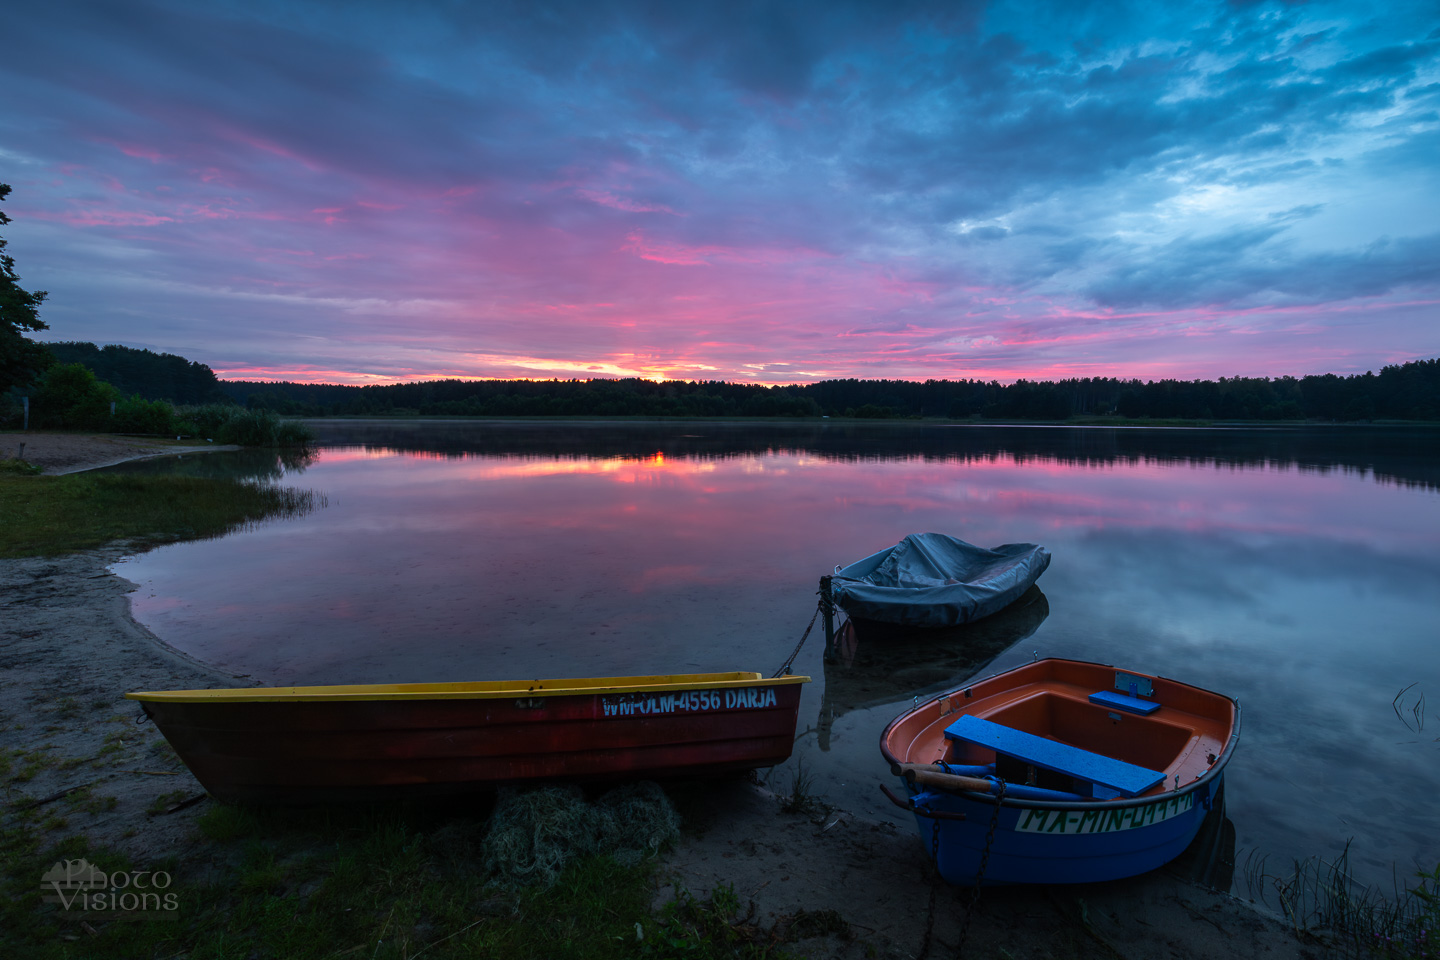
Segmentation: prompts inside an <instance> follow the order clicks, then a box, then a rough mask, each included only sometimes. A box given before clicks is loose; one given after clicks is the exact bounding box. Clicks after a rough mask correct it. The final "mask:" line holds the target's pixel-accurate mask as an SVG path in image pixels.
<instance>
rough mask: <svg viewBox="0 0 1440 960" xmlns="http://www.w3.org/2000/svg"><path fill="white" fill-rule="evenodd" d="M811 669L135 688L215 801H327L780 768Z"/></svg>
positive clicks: (147, 710) (790, 743)
mask: <svg viewBox="0 0 1440 960" xmlns="http://www.w3.org/2000/svg"><path fill="white" fill-rule="evenodd" d="M809 679H810V678H809V677H798V676H784V677H776V678H773V679H764V678H762V677H761V676H760V674H758V673H702V674H688V675H681V676H655V677H600V678H588V679H582V680H519V681H479V682H471V683H402V684H367V685H352V686H325V687H252V688H242V689H233V690H169V691H162V692H143V693H130V694H127V695H126V696H128V697H129V698H130V699H132V700H138V701H140V705H141V708H142V709H143V710H144V711H145V713H146V715H148V716H149V717H150V719H152V720H153V721H154V722H155V725H156V726H157V727H159V728H160V732H161V733H163V734H164V735H165V738H166V739H167V740H169V741H170V744H171V746H173V747H174V748H175V752H176V753H177V754H179V756H180V758H181V759H182V760H183V761H185V765H186V766H188V767H189V768H190V770H191V772H192V773H194V774H195V777H196V779H198V780H199V781H200V783H201V784H202V785H203V786H204V787H205V789H206V790H208V791H209V792H210V793H211V794H212V795H214V796H215V797H216V798H218V799H220V800H226V801H232V802H249V803H254V802H321V801H330V800H362V799H386V798H391V797H397V796H415V795H421V796H431V795H441V794H452V793H459V792H464V791H469V790H475V789H483V788H486V787H492V786H495V785H497V784H503V783H517V782H525V781H534V780H545V779H567V780H593V779H632V778H633V779H648V778H660V777H676V776H687V775H697V774H714V773H724V772H729V771H743V770H750V769H753V768H755V767H765V766H773V765H774V764H777V763H781V762H783V761H784V760H786V759H787V758H788V757H789V756H790V751H791V748H792V746H793V744H794V740H795V724H796V719H797V715H798V712H799V706H800V684H802V683H807V682H808V681H809Z"/></svg>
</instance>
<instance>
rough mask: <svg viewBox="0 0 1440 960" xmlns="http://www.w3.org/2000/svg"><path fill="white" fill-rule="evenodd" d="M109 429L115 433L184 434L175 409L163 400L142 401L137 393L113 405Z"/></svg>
mask: <svg viewBox="0 0 1440 960" xmlns="http://www.w3.org/2000/svg"><path fill="white" fill-rule="evenodd" d="M109 429H110V430H112V431H114V432H115V433H163V434H177V433H184V432H185V429H184V427H183V426H182V425H181V423H180V421H179V418H178V417H176V416H175V408H174V407H172V406H171V405H170V404H169V403H168V402H166V401H164V400H142V399H141V398H140V395H139V394H138V393H137V394H135V395H134V396H132V397H130V398H129V399H128V400H121V401H120V402H119V403H117V404H115V415H114V416H113V417H111V418H110V426H109Z"/></svg>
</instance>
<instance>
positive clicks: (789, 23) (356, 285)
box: [0, 0, 1440, 384]
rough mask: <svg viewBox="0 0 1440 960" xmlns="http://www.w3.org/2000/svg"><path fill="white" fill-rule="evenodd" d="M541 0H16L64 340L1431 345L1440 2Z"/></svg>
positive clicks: (1033, 366)
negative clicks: (700, 0)
mask: <svg viewBox="0 0 1440 960" xmlns="http://www.w3.org/2000/svg"><path fill="white" fill-rule="evenodd" d="M542 8H546V9H542ZM521 9H522V8H520V7H509V6H504V7H502V6H499V5H493V4H486V3H480V4H473V5H441V4H424V3H422V4H404V5H402V4H378V5H368V6H366V7H365V8H364V9H363V12H362V11H360V10H357V9H356V8H354V7H353V6H352V5H348V4H339V3H327V2H314V3H307V4H295V3H288V2H279V0H268V2H267V0H261V2H258V3H244V4H240V3H227V2H210V3H204V4H199V5H196V4H179V3H169V2H164V0H154V2H152V0H137V2H133V3H126V4H124V5H119V4H110V3H104V2H102V3H98V4H92V3H83V2H78V0H59V2H56V3H49V4H29V5H23V6H22V7H21V8H18V9H17V10H16V11H14V13H13V14H12V15H11V16H10V18H9V19H8V20H7V30H8V32H9V40H8V42H7V53H6V56H5V58H4V59H3V62H0V82H3V83H4V86H5V89H6V91H7V95H6V107H7V109H6V111H5V115H4V116H3V117H0V181H3V182H7V183H10V184H11V185H12V186H13V187H14V193H13V194H12V195H11V197H10V199H9V201H8V204H7V212H8V213H9V214H10V215H11V216H12V217H13V218H14V223H13V224H11V225H10V226H8V227H7V228H6V237H7V239H9V240H10V241H11V248H10V251H9V252H11V253H12V254H13V255H14V256H15V257H16V259H17V264H18V268H19V271H20V273H21V274H22V277H23V279H24V281H25V283H26V285H27V287H29V288H34V289H45V290H48V291H50V298H49V300H47V302H46V304H45V307H44V312H43V316H44V319H45V320H46V321H47V322H48V323H49V324H50V327H51V329H50V331H49V332H48V333H47V334H46V336H47V337H48V338H50V339H55V340H89V341H94V342H98V343H124V344H128V345H131V346H141V347H148V348H151V349H154V350H158V351H164V352H171V353H179V354H181V355H184V356H187V357H189V358H191V359H195V360H199V361H201V362H204V363H208V364H209V365H210V366H212V367H213V368H214V369H215V371H216V372H217V374H219V375H220V376H221V377H225V378H233V379H250V380H280V379H285V380H295V381H302V382H330V383H349V384H386V383H395V382H402V381H410V380H417V379H430V378H449V377H454V378H504V379H518V378H525V379H549V378H562V379H570V378H579V379H587V378H593V377H631V376H633V377H645V378H650V379H655V380H664V379H685V380H732V381H746V382H755V383H804V382H811V381H815V380H819V379H828V378H841V377H859V378H904V379H927V378H948V379H958V378H980V379H985V380H991V379H997V380H1001V381H1010V380H1014V379H1016V378H1019V377H1025V378H1030V379H1059V378H1067V377H1086V376H1135V377H1141V378H1147V379H1150V378H1153V379H1160V378H1166V377H1174V378H1181V379H1192V378H1201V377H1203V378H1215V377H1219V376H1233V375H1249V376H1261V375H1268V376H1280V375H1287V374H1289V375H1297V376H1298V375H1305V374H1310V373H1325V372H1335V373H1342V374H1345V373H1356V372H1364V371H1365V370H1367V369H1374V370H1378V369H1379V368H1380V367H1381V366H1383V365H1385V364H1389V363H1403V362H1406V361H1410V360H1415V359H1423V358H1430V357H1434V356H1437V355H1440V323H1437V322H1436V321H1437V318H1440V231H1437V229H1436V227H1435V224H1436V223H1440V189H1437V188H1440V164H1436V162H1435V158H1436V157H1437V156H1440V120H1437V119H1436V118H1437V107H1440V13H1437V11H1436V8H1435V7H1434V5H1433V4H1426V3H1412V4H1407V3H1404V2H1401V3H1396V4H1387V5H1385V6H1384V7H1382V8H1375V7H1372V6H1370V5H1365V6H1362V5H1361V4H1359V3H1358V2H1355V0H1328V2H1324V0H1322V2H1317V3H1309V4H1303V5H1294V4H1286V3H1275V2H1260V3H1254V4H1230V3H1223V2H1195V3H1189V4H1180V5H1169V4H1167V5H1159V6H1155V5H1151V6H1141V7H1138V8H1135V9H1132V10H1125V11H1123V12H1121V11H1120V9H1119V8H1115V7H1113V6H1109V5H1098V6H1095V7H1093V8H1091V7H1087V6H1084V5H1076V4H1073V3H1056V4H1054V5H1053V7H1052V8H1051V9H1048V10H1041V9H1038V8H1036V7H1035V6H1034V5H1033V4H1008V3H991V4H982V5H975V6H962V5H958V4H933V5H932V4H928V3H923V2H920V3H901V4H898V5H885V6H880V5H875V6H871V5H866V4H858V3H857V4H813V5H810V4H805V3H797V4H784V5H775V6H773V7H767V8H765V11H767V12H764V13H763V15H762V13H761V12H755V13H752V14H739V15H737V14H735V13H734V12H733V11H734V10H735V9H736V8H734V7H733V6H732V5H727V4H684V5H663V4H662V5H652V4H645V3H640V2H630V0H616V2H614V3H605V4H593V3H578V2H576V3H548V4H539V5H526V6H525V7H524V9H526V10H530V11H531V12H532V13H533V16H532V15H529V14H523V15H522V13H520V12H517V11H520V10H521ZM759 9H760V8H757V11H759ZM957 11H963V12H957Z"/></svg>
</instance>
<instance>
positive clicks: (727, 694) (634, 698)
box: [601, 687, 775, 717]
mask: <svg viewBox="0 0 1440 960" xmlns="http://www.w3.org/2000/svg"><path fill="white" fill-rule="evenodd" d="M773 706H775V688H774V687H739V688H737V689H733V690H687V691H685V692H683V693H617V694H613V695H610V696H606V697H601V707H602V708H603V711H602V712H603V714H604V716H607V717H633V716H637V715H638V716H651V715H655V714H665V713H705V712H708V711H712V710H737V709H738V710H759V709H762V708H764V707H773Z"/></svg>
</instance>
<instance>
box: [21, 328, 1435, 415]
mask: <svg viewBox="0 0 1440 960" xmlns="http://www.w3.org/2000/svg"><path fill="white" fill-rule="evenodd" d="M46 346H48V347H49V349H50V350H51V352H52V353H54V354H55V355H56V358H57V359H58V360H59V361H60V362H61V363H81V364H84V365H85V366H86V367H88V368H90V369H91V370H92V371H94V373H95V375H96V376H97V377H98V378H99V379H101V380H104V381H107V382H109V383H111V384H113V385H114V386H115V387H117V388H118V389H119V390H120V391H121V392H122V393H124V394H127V395H128V394H139V395H140V396H141V397H143V398H144V399H146V400H169V401H172V402H174V403H184V404H193V403H208V402H215V401H225V400H231V401H234V402H237V403H242V404H244V405H246V406H249V407H253V408H263V409H268V410H273V411H275V412H276V413H279V414H283V415H287V416H309V417H322V416H451V417H466V416H488V417H514V416H520V417H545V416H561V417H576V416H607V417H615V416H645V417H819V416H832V417H860V418H866V419H891V418H913V417H922V418H925V417H937V418H948V419H956V420H959V419H966V418H970V417H981V418H987V419H1001V420H1009V419H1014V420H1067V419H1070V418H1072V417H1104V416H1121V417H1130V418H1152V419H1194V420H1307V419H1309V420H1340V421H1355V420H1440V359H1436V360H1418V361H1415V362H1413V363H1406V364H1403V365H1399V366H1387V367H1385V368H1384V369H1382V370H1381V371H1380V372H1379V373H1378V374H1376V373H1370V372H1367V373H1364V374H1356V375H1353V376H1348V377H1341V376H1336V375H1335V374H1321V375H1315V376H1307V377H1300V378H1295V377H1279V378H1276V379H1271V378H1268V377H1231V378H1226V377H1222V378H1220V379H1219V380H1158V381H1148V382H1142V381H1140V380H1122V379H1118V378H1113V377H1094V378H1085V379H1074V380H1060V381H1031V380H1017V381H1016V382H1015V383H1013V384H1008V385H1006V384H1001V383H999V382H997V381H993V380H992V381H982V380H925V381H923V382H922V381H911V380H824V381H821V382H819V383H810V384H803V385H795V386H780V387H766V386H759V385H755V384H745V383H726V382H723V381H698V382H691V381H665V382H663V383H655V382H653V381H650V380H640V379H614V380H432V381H422V382H416V383H404V384H396V385H391V386H368V387H352V386H339V385H332V384H307V383H288V382H286V383H263V382H256V381H245V380H228V381H226V380H219V379H217V378H216V376H215V374H214V372H213V371H212V370H211V369H210V368H209V367H207V366H206V365H205V364H203V363H196V362H193V361H190V360H186V359H185V358H184V357H178V356H175V355H173V354H168V353H161V354H157V353H154V352H153V351H150V350H137V349H134V348H132V347H121V346H113V345H112V346H107V347H103V348H101V347H97V346H95V345H94V344H92V343H51V344H47V345H46Z"/></svg>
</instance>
